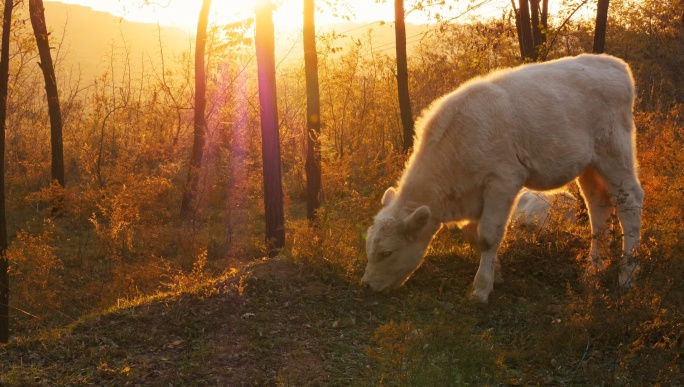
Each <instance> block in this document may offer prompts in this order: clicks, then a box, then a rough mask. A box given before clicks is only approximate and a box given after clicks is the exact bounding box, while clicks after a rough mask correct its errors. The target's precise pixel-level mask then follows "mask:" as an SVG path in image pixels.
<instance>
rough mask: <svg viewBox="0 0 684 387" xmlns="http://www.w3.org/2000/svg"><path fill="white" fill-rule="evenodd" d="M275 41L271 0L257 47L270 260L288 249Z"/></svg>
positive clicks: (260, 15)
mask: <svg viewBox="0 0 684 387" xmlns="http://www.w3.org/2000/svg"><path fill="white" fill-rule="evenodd" d="M274 40H275V37H274V30H273V4H272V3H271V0H258V1H257V8H256V34H255V45H256V56H257V73H258V82H259V105H260V115H261V158H262V161H263V178H264V210H265V217H266V246H267V250H268V255H269V256H271V257H273V256H275V255H276V254H277V253H278V249H280V248H282V247H283V246H285V216H284V213H283V185H282V178H281V165H280V138H279V133H278V105H277V95H276V71H275V42H274Z"/></svg>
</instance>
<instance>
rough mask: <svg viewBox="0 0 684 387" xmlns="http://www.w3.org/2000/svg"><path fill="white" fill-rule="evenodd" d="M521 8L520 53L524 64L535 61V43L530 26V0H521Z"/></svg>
mask: <svg viewBox="0 0 684 387" xmlns="http://www.w3.org/2000/svg"><path fill="white" fill-rule="evenodd" d="M518 4H519V6H520V8H519V12H520V19H519V20H520V27H519V28H518V31H519V34H520V36H519V41H520V44H521V46H520V52H521V53H522V56H521V59H522V60H523V62H529V61H534V60H535V59H536V58H535V57H534V42H533V40H532V26H531V25H530V8H529V3H528V0H519V2H518Z"/></svg>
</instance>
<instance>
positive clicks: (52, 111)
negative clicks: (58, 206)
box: [29, 0, 65, 187]
mask: <svg viewBox="0 0 684 387" xmlns="http://www.w3.org/2000/svg"><path fill="white" fill-rule="evenodd" d="M29 14H30V19H31V26H32V27H33V35H34V36H35V37H36V45H37V46H38V55H39V57H40V62H38V66H40V69H41V71H42V72H43V78H45V92H46V94H47V103H48V114H49V115H50V142H51V145H52V181H53V182H54V181H56V182H57V183H58V184H59V185H60V186H62V187H64V186H65V180H64V150H63V143H62V112H61V109H60V105H59V93H58V90H57V78H56V77H55V67H54V65H53V63H52V56H51V55H50V43H49V41H48V36H49V34H48V31H47V24H46V22H45V7H44V6H43V0H29Z"/></svg>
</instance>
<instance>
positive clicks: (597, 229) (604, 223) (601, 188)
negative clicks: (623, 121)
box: [577, 168, 614, 274]
mask: <svg viewBox="0 0 684 387" xmlns="http://www.w3.org/2000/svg"><path fill="white" fill-rule="evenodd" d="M577 182H578V183H579V186H580V190H581V192H582V196H583V197H584V200H585V201H586V203H587V209H588V210H589V221H590V223H591V249H590V252H589V256H590V259H591V262H590V264H589V266H588V267H587V272H588V273H589V274H595V273H596V272H597V271H599V270H601V269H603V268H604V266H605V264H604V262H603V259H605V258H606V257H605V255H606V254H607V253H608V244H609V240H608V238H609V237H610V235H609V233H608V228H609V220H610V216H611V215H612V213H613V209H614V206H613V202H612V201H611V200H610V192H609V191H608V187H607V186H606V182H605V181H604V180H603V178H602V177H601V176H599V174H598V173H597V172H596V170H594V169H593V168H589V169H587V170H585V171H584V172H582V174H581V175H580V176H579V178H578V179H577Z"/></svg>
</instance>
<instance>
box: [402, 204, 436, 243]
mask: <svg viewBox="0 0 684 387" xmlns="http://www.w3.org/2000/svg"><path fill="white" fill-rule="evenodd" d="M429 220H430V208H429V207H428V206H420V207H418V208H416V210H415V211H413V213H412V214H411V215H409V216H407V217H406V218H405V219H404V233H405V234H406V235H407V236H414V235H416V234H418V233H419V232H420V231H421V230H423V227H425V226H426V225H427V223H428V221H429Z"/></svg>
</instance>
